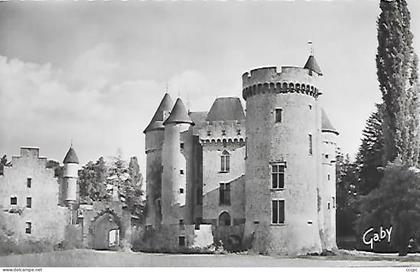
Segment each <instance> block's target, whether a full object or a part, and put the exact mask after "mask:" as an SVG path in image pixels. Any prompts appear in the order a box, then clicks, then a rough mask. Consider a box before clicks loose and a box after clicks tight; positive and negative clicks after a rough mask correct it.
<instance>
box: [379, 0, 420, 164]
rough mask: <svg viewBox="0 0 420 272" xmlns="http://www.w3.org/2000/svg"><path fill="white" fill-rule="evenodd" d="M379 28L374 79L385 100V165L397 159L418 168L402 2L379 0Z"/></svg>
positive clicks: (411, 64)
mask: <svg viewBox="0 0 420 272" xmlns="http://www.w3.org/2000/svg"><path fill="white" fill-rule="evenodd" d="M380 8H381V14H380V16H379V19H378V22H377V26H378V53H377V55H376V66H377V76H378V81H379V87H380V90H381V92H382V98H383V101H384V122H383V131H384V135H383V136H384V147H385V148H384V159H383V161H384V163H387V162H388V161H393V160H394V159H395V158H397V157H398V156H399V157H401V160H402V162H403V163H404V164H407V165H411V166H413V165H417V162H418V157H419V139H418V138H419V137H418V131H419V129H418V126H419V120H418V118H419V117H418V97H417V96H418V94H417V92H418V89H417V88H418V86H417V85H418V84H417V80H418V74H417V56H416V54H415V52H414V49H413V45H412V44H413V34H412V33H411V31H410V12H409V10H408V8H407V3H406V1H405V0H394V1H390V0H381V1H380Z"/></svg>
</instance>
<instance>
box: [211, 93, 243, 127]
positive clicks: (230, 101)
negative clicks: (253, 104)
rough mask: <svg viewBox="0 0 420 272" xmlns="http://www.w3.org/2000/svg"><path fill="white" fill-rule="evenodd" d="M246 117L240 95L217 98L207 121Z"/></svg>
mask: <svg viewBox="0 0 420 272" xmlns="http://www.w3.org/2000/svg"><path fill="white" fill-rule="evenodd" d="M243 119H245V114H244V109H243V107H242V103H241V100H239V98H238V97H219V98H216V100H215V101H214V103H213V105H212V106H211V109H210V111H209V113H208V114H207V121H227V120H243Z"/></svg>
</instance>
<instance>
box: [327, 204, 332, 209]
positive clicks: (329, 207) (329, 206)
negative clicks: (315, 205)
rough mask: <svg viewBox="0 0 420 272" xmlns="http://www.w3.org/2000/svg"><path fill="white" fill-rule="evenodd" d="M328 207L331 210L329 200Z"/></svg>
mask: <svg viewBox="0 0 420 272" xmlns="http://www.w3.org/2000/svg"><path fill="white" fill-rule="evenodd" d="M327 207H328V210H329V209H331V204H330V202H328V204H327Z"/></svg>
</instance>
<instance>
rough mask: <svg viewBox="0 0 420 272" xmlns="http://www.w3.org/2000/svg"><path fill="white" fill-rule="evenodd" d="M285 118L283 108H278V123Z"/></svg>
mask: <svg viewBox="0 0 420 272" xmlns="http://www.w3.org/2000/svg"><path fill="white" fill-rule="evenodd" d="M282 118H283V110H282V109H276V120H275V121H276V123H281V121H282Z"/></svg>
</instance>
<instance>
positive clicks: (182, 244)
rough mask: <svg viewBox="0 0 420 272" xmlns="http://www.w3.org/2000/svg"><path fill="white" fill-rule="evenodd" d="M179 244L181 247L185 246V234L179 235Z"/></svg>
mask: <svg viewBox="0 0 420 272" xmlns="http://www.w3.org/2000/svg"><path fill="white" fill-rule="evenodd" d="M178 244H179V246H181V247H183V246H185V236H179V237H178Z"/></svg>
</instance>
